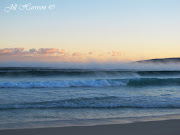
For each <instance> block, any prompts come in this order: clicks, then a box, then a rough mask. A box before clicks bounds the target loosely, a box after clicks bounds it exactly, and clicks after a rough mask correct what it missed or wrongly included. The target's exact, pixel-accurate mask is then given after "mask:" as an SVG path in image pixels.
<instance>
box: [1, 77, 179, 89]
mask: <svg viewBox="0 0 180 135" xmlns="http://www.w3.org/2000/svg"><path fill="white" fill-rule="evenodd" d="M162 85H180V78H136V79H95V80H66V81H18V82H16V81H14V82H0V88H65V87H119V86H162Z"/></svg>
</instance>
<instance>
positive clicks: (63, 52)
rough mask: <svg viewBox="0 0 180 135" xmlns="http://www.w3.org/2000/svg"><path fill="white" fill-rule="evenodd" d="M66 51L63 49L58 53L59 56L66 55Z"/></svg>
mask: <svg viewBox="0 0 180 135" xmlns="http://www.w3.org/2000/svg"><path fill="white" fill-rule="evenodd" d="M65 52H66V51H65V50H64V49H62V50H61V51H60V52H58V53H59V54H65Z"/></svg>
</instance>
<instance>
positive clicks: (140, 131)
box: [0, 119, 180, 135]
mask: <svg viewBox="0 0 180 135" xmlns="http://www.w3.org/2000/svg"><path fill="white" fill-rule="evenodd" d="M0 134H1V135H32V134H33V135H52V134H53V135H59V134H63V135H66V134H67V135H71V134H78V135H85V134H86V135H92V134H93V135H101V134H102V135H109V134H113V135H119V134H123V135H152V134H153V135H170V134H174V135H176V134H180V120H179V119H173V120H160V121H147V122H134V123H128V124H109V125H96V126H71V127H54V128H52V127H51V128H31V129H8V130H0Z"/></svg>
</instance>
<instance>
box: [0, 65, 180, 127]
mask: <svg viewBox="0 0 180 135" xmlns="http://www.w3.org/2000/svg"><path fill="white" fill-rule="evenodd" d="M174 118H180V71H177V70H173V71H172V70H163V71H161V70H158V71H156V70H137V69H136V70H130V69H128V70H125V69H121V70H119V69H58V68H45V67H41V68H33V67H31V68H24V67H19V68H13V67H11V68H7V67H4V68H3V67H1V68H0V129H14V128H17V129H18V128H34V127H35V128H39V127H56V126H78V125H98V124H109V123H110V124H116V123H129V122H134V121H145V120H147V121H149V120H156V119H174Z"/></svg>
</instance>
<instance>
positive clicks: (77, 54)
mask: <svg viewBox="0 0 180 135" xmlns="http://www.w3.org/2000/svg"><path fill="white" fill-rule="evenodd" d="M72 56H81V53H78V52H74V53H73V54H72Z"/></svg>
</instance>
